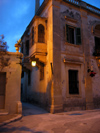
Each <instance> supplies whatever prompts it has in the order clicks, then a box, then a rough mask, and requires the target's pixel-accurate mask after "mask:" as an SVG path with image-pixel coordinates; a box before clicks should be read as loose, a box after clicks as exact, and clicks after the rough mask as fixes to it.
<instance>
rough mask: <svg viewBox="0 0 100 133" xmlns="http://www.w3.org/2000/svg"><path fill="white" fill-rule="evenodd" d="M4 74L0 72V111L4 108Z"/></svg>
mask: <svg viewBox="0 0 100 133" xmlns="http://www.w3.org/2000/svg"><path fill="white" fill-rule="evenodd" d="M5 87H6V72H0V109H4V108H5Z"/></svg>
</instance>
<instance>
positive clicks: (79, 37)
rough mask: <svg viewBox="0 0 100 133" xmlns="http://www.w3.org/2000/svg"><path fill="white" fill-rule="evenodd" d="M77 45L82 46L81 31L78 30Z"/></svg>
mask: <svg viewBox="0 0 100 133" xmlns="http://www.w3.org/2000/svg"><path fill="white" fill-rule="evenodd" d="M76 44H77V45H80V44H81V29H80V28H76Z"/></svg>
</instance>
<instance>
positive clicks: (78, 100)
mask: <svg viewBox="0 0 100 133" xmlns="http://www.w3.org/2000/svg"><path fill="white" fill-rule="evenodd" d="M37 5H38V4H37ZM37 7H38V6H37ZM21 39H22V42H23V43H22V46H21V52H22V53H23V54H24V59H23V75H22V99H23V100H26V101H30V102H36V103H39V104H40V105H42V106H43V107H45V108H46V109H47V110H49V111H50V112H51V113H55V112H60V111H69V110H79V109H93V108H100V9H98V8H96V7H94V6H92V5H90V4H87V3H85V2H83V1H81V0H44V2H43V4H42V5H41V6H40V7H39V9H38V11H37V12H36V14H35V16H34V18H33V19H32V21H31V22H30V23H29V25H28V26H27V28H26V31H25V32H24V34H23V36H22V38H21ZM31 61H36V64H37V66H36V67H32V66H31Z"/></svg>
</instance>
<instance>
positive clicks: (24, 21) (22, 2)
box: [0, 0, 100, 52]
mask: <svg viewBox="0 0 100 133" xmlns="http://www.w3.org/2000/svg"><path fill="white" fill-rule="evenodd" d="M84 1H85V2H87V3H89V4H91V5H94V6H96V7H98V8H100V0H84ZM42 2H43V0H40V3H42ZM34 12H35V0H0V35H1V34H4V36H5V41H6V42H7V44H8V46H9V49H8V51H11V52H15V48H14V45H15V43H16V41H17V40H18V39H20V38H21V36H22V34H23V33H24V31H25V29H26V27H27V25H28V24H29V23H30V21H31V20H32V18H33V16H34Z"/></svg>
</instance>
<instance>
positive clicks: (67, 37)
mask: <svg viewBox="0 0 100 133" xmlns="http://www.w3.org/2000/svg"><path fill="white" fill-rule="evenodd" d="M68 29H69V28H68V25H67V24H66V42H69V34H68Z"/></svg>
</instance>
